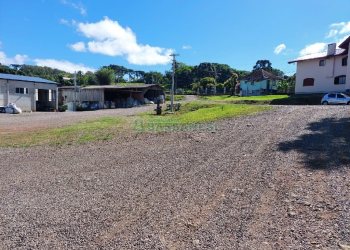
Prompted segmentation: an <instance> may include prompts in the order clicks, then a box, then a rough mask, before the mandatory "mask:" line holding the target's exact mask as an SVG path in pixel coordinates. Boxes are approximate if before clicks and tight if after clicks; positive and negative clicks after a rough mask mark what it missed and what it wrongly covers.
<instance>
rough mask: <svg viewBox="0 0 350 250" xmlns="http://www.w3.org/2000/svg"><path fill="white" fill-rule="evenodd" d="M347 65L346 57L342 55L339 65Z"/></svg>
mask: <svg viewBox="0 0 350 250" xmlns="http://www.w3.org/2000/svg"><path fill="white" fill-rule="evenodd" d="M347 65H348V57H347V56H346V57H343V59H341V66H347Z"/></svg>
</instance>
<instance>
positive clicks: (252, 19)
mask: <svg viewBox="0 0 350 250" xmlns="http://www.w3.org/2000/svg"><path fill="white" fill-rule="evenodd" d="M349 9H350V1H349V0H333V1H326V0H325V1H322V0H302V1H301V0H289V1H287V0H285V1H281V0H265V1H258V0H244V1H234V0H217V1H213V0H149V1H146V0H138V1H136V0H104V1H96V0H30V1H29V0H12V1H8V0H0V63H2V64H10V63H20V64H21V63H26V64H33V65H46V66H51V67H56V68H60V69H63V70H67V71H74V70H84V71H86V70H95V69H98V68H99V67H101V66H103V65H109V64H118V65H123V66H125V67H128V68H132V69H137V70H144V71H150V70H157V71H161V72H164V71H165V70H169V69H170V64H169V57H168V54H170V53H171V52H173V51H176V53H179V54H180V57H179V58H178V59H179V61H181V62H184V63H186V64H189V65H196V64H199V63H200V62H217V63H225V64H228V65H230V66H231V67H233V68H236V69H241V70H251V69H252V67H253V65H254V64H255V62H256V61H257V60H259V59H269V60H270V61H271V62H272V66H273V67H276V68H279V69H281V70H283V71H284V72H285V73H287V74H292V73H294V72H295V65H288V63H287V62H288V61H289V60H291V59H294V58H297V57H299V56H302V55H306V54H310V53H318V52H320V51H322V50H323V49H325V46H326V44H327V43H331V42H339V41H341V40H342V39H343V38H344V37H346V36H348V35H350V16H349V14H348V11H345V10H349Z"/></svg>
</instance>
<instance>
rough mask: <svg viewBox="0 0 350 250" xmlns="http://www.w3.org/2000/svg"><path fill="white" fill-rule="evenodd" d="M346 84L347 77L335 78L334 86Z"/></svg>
mask: <svg viewBox="0 0 350 250" xmlns="http://www.w3.org/2000/svg"><path fill="white" fill-rule="evenodd" d="M345 82H346V76H345V75H342V76H337V77H335V78H334V84H335V85H338V84H345Z"/></svg>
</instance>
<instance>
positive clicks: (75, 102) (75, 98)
mask: <svg viewBox="0 0 350 250" xmlns="http://www.w3.org/2000/svg"><path fill="white" fill-rule="evenodd" d="M73 111H77V72H76V71H74V103H73Z"/></svg>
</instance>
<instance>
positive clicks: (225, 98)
mask: <svg viewBox="0 0 350 250" xmlns="http://www.w3.org/2000/svg"><path fill="white" fill-rule="evenodd" d="M203 98H204V99H207V100H210V101H228V102H230V101H273V100H278V99H285V98H288V95H262V96H243V97H239V96H230V95H219V96H206V97H203Z"/></svg>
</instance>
